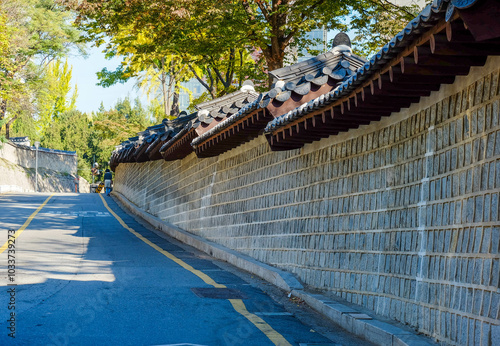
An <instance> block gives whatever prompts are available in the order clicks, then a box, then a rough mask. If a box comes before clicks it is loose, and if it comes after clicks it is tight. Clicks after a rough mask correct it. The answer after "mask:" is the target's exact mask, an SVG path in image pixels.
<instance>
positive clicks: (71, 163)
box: [0, 143, 90, 193]
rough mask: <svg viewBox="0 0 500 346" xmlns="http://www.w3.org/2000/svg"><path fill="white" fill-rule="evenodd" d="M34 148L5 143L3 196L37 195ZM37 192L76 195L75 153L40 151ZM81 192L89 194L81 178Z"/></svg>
mask: <svg viewBox="0 0 500 346" xmlns="http://www.w3.org/2000/svg"><path fill="white" fill-rule="evenodd" d="M35 154H36V151H35V148H34V147H26V146H21V145H16V144H11V143H5V144H4V145H3V147H2V149H0V193H5V192H34V191H36V179H35V174H36V169H35ZM38 155H39V156H38V191H40V192H75V177H76V172H77V160H78V158H77V156H76V153H72V152H63V151H60V150H50V149H44V148H41V149H40V150H39V153H38ZM79 179H80V180H79V181H78V185H77V190H78V192H90V185H89V183H88V182H87V181H86V180H85V179H84V178H82V177H79Z"/></svg>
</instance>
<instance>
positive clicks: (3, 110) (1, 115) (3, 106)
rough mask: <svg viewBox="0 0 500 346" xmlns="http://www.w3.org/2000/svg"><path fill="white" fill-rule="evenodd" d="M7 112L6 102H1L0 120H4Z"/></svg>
mask: <svg viewBox="0 0 500 346" xmlns="http://www.w3.org/2000/svg"><path fill="white" fill-rule="evenodd" d="M6 112H7V100H2V102H1V103H0V120H2V119H4V118H5V113H6Z"/></svg>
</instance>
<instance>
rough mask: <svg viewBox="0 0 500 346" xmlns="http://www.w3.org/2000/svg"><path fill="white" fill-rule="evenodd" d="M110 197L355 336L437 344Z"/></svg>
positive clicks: (399, 345)
mask: <svg viewBox="0 0 500 346" xmlns="http://www.w3.org/2000/svg"><path fill="white" fill-rule="evenodd" d="M112 195H113V197H115V198H116V199H117V200H118V202H119V203H120V204H121V205H122V206H123V207H125V208H126V209H127V210H128V211H130V212H131V213H132V214H133V215H136V216H138V217H140V218H141V219H143V220H144V221H146V222H147V223H149V224H150V225H151V226H153V227H154V228H156V229H158V230H160V231H161V232H163V233H165V234H166V235H168V236H170V237H172V238H174V239H177V240H179V241H180V242H182V243H184V244H187V245H190V246H192V247H194V248H196V249H198V250H200V251H203V252H205V253H207V254H208V255H210V256H212V257H214V258H216V259H220V260H222V261H225V262H228V263H230V264H232V265H234V266H236V267H238V268H241V269H243V270H245V271H247V272H250V273H252V274H254V275H257V276H258V277H260V278H262V279H264V280H266V281H268V282H269V283H271V284H273V285H275V286H277V287H279V288H281V289H283V290H285V291H287V292H290V293H291V294H292V295H293V296H295V297H298V298H300V299H302V300H303V301H304V302H305V303H307V305H309V306H310V307H311V308H312V309H314V310H316V311H317V312H319V313H321V314H322V315H324V316H325V317H327V318H328V319H329V320H331V321H332V322H334V323H336V324H338V325H339V326H341V327H342V328H344V329H346V330H347V331H349V332H351V333H352V334H354V335H356V336H358V337H361V338H363V339H366V340H369V341H370V342H373V343H375V344H377V345H384V346H386V345H393V346H427V345H437V344H436V343H435V342H433V341H432V340H430V339H429V338H427V337H425V336H420V335H417V334H415V332H414V331H413V330H411V329H409V328H407V329H405V328H401V327H399V326H397V325H394V324H390V323H387V322H383V321H380V320H379V319H377V317H376V316H375V315H374V314H370V313H365V312H363V311H361V309H357V308H353V307H350V306H347V305H345V304H342V303H340V302H338V301H333V300H332V299H330V298H328V297H326V296H324V295H321V294H313V293H309V292H306V291H305V289H304V287H303V286H302V284H301V283H300V282H299V281H298V280H297V278H295V277H294V276H293V275H292V274H291V273H288V272H286V271H283V270H280V269H277V268H274V267H271V266H269V265H267V264H265V263H262V262H259V261H257V260H255V259H253V258H251V257H249V256H246V255H243V254H241V253H239V252H237V251H234V250H231V249H229V248H226V247H225V246H222V245H219V244H217V243H214V242H211V241H208V240H206V239H204V238H202V237H200V236H197V235H194V234H191V233H189V232H187V231H185V230H183V229H181V228H178V227H176V226H174V225H171V224H169V223H167V222H165V221H163V220H161V219H159V218H157V217H156V216H153V215H151V214H149V213H147V212H145V211H144V210H142V209H141V208H139V207H137V206H136V205H134V204H133V203H131V202H130V201H129V200H128V199H127V198H126V197H125V196H123V195H122V194H121V193H119V192H115V191H113V192H112Z"/></svg>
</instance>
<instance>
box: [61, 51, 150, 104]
mask: <svg viewBox="0 0 500 346" xmlns="http://www.w3.org/2000/svg"><path fill="white" fill-rule="evenodd" d="M87 52H88V53H89V54H88V57H87V58H86V59H85V58H83V57H81V56H70V57H69V58H68V63H69V64H70V65H72V66H73V75H72V76H73V77H72V82H73V84H75V83H76V85H77V86H78V98H77V102H76V108H77V109H78V110H80V111H82V112H87V113H90V112H92V111H97V110H98V109H99V106H100V104H101V101H102V102H103V104H104V108H106V109H109V108H111V107H113V106H114V105H115V104H116V102H117V101H118V100H119V99H124V98H125V97H127V96H129V97H130V98H131V99H132V100H133V99H135V98H136V97H137V96H139V97H141V101H143V104H144V103H145V102H146V97H145V96H143V95H142V93H141V91H140V90H136V89H135V88H134V81H133V80H130V81H128V82H127V83H125V84H116V85H114V86H111V87H109V88H103V87H101V86H98V85H96V83H97V76H96V72H98V71H100V70H102V69H103V68H104V67H107V68H108V70H115V69H116V67H118V65H119V64H120V59H113V60H106V59H105V58H104V54H103V53H102V48H89V49H88V50H87Z"/></svg>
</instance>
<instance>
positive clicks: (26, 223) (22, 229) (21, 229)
mask: <svg viewBox="0 0 500 346" xmlns="http://www.w3.org/2000/svg"><path fill="white" fill-rule="evenodd" d="M52 196H54V194H52V195H50V196H49V197H48V198H47V199H46V200H45V202H43V203H42V205H40V206H39V207H38V208H37V209H36V210H35V211H34V212H33V214H31V215H30V217H29V218H28V219H27V220H26V222H25V223H24V224H23V225H22V226H21V228H19V229H18V230H17V231H16V233H14V236H13V237H11V238H10V239H16V238H17V237H19V236H20V235H21V233H23V231H24V230H25V229H26V227H28V226H29V224H30V223H31V221H32V220H33V219H34V218H35V216H36V214H38V213H39V212H40V210H42V208H43V207H45V205H46V204H47V202H48V201H49V200H50V199H51V198H52ZM8 246H9V242H8V241H6V242H5V244H3V245H2V247H0V254H1V253H2V252H4V251H5V250H6V249H7V247H8Z"/></svg>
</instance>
